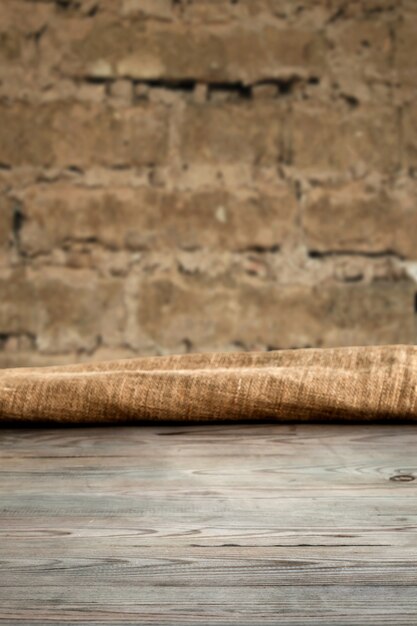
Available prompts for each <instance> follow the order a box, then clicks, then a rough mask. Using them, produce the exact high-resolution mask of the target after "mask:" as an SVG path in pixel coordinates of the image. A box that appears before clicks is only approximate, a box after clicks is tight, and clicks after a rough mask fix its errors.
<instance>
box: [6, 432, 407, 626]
mask: <svg viewBox="0 0 417 626" xmlns="http://www.w3.org/2000/svg"><path fill="white" fill-rule="evenodd" d="M416 449H417V427H416V426H411V425H398V426H394V425H384V426H383V425H379V426H378V425H372V426H371V425H368V426H361V425H357V426H355V425H344V426H343V425H338V426H324V425H256V426H255V425H246V426H212V427H208V426H200V427H186V428H167V427H165V428H164V427H138V428H134V427H119V428H91V429H88V428H84V429H82V428H74V429H48V430H41V429H40V430H29V429H25V430H18V429H13V430H2V431H0V624H18V625H29V624H31V625H38V624H48V625H51V624H57V625H58V624H66V625H67V626H69V625H75V624H77V625H78V624H88V625H90V626H92V625H95V624H97V625H98V624H106V625H112V626H117V625H120V626H122V625H126V624H130V625H133V624H141V625H143V624H145V625H146V624H149V625H150V624H163V625H168V624H169V625H170V626H177V625H178V626H180V625H185V626H187V625H188V626H194V625H195V626H197V625H201V624H213V625H214V624H215V625H216V626H218V625H224V626H226V625H234V624H236V625H237V624H239V625H242V626H245V625H254V624H291V625H300V626H301V625H304V624H307V623H308V624H317V625H318V624H320V625H326V624H328V625H331V624H338V625H341V624H342V625H343V624H345V625H346V626H348V625H349V626H354V625H356V624H357V625H359V624H360V625H366V624H401V625H403V624H404V625H406V624H413V625H415V624H416V623H417V497H416V496H417V454H416Z"/></svg>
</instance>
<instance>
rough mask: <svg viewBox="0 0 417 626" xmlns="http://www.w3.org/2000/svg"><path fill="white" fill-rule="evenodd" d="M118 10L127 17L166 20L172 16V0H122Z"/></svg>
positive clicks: (169, 19)
mask: <svg viewBox="0 0 417 626" xmlns="http://www.w3.org/2000/svg"><path fill="white" fill-rule="evenodd" d="M120 12H121V15H123V16H128V17H138V16H139V17H147V18H149V17H150V18H157V19H161V20H167V21H171V20H172V19H173V17H174V15H173V3H172V0H157V2H155V0H123V1H122V3H121V11H120Z"/></svg>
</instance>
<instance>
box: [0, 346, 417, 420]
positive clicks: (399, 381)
mask: <svg viewBox="0 0 417 626" xmlns="http://www.w3.org/2000/svg"><path fill="white" fill-rule="evenodd" d="M396 419H397V420H416V421H417V347H414V346H400V345H399V346H381V347H352V348H329V349H303V350H282V351H275V352H248V353H242V352H239V353H212V354H184V355H176V356H161V357H145V358H134V359H124V360H118V361H105V362H98V363H89V364H77V365H69V366H59V367H42V368H19V369H9V370H7V369H5V370H0V423H8V424H10V423H12V424H18V423H19V422H21V423H26V424H27V423H28V422H31V423H33V424H36V423H40V424H41V423H42V424H43V423H57V424H75V423H77V424H103V423H113V424H114V423H118V422H123V423H126V422H137V423H144V422H148V423H157V422H175V423H178V422H210V421H225V422H233V421H247V420H251V421H253V420H270V421H309V420H311V421H349V420H355V421H357V420H364V421H371V420H396Z"/></svg>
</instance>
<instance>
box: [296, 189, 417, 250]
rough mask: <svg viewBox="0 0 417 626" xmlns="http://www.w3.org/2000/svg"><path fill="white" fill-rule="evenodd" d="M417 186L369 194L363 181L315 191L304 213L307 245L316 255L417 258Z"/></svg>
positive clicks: (309, 197) (381, 190)
mask: <svg viewBox="0 0 417 626" xmlns="http://www.w3.org/2000/svg"><path fill="white" fill-rule="evenodd" d="M416 200H417V194H416V190H415V188H414V185H413V184H407V185H401V186H400V185H398V187H397V188H386V187H383V188H381V189H379V190H377V191H375V190H369V189H367V187H366V185H365V184H364V183H361V182H357V183H351V184H347V185H343V186H341V187H336V188H334V189H326V188H324V189H323V188H315V189H313V190H312V191H311V192H310V193H309V196H308V201H307V203H306V205H305V208H304V211H303V228H304V233H305V238H306V244H307V246H308V248H309V249H310V250H313V251H318V252H332V251H333V252H359V253H368V254H372V253H373V254H376V253H395V254H398V255H399V256H402V257H405V258H409V259H416V258H417V212H416V210H415V206H416Z"/></svg>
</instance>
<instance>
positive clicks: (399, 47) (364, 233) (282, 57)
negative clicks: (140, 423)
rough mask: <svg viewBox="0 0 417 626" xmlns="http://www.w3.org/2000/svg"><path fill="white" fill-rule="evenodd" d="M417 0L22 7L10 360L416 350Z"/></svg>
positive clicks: (9, 130)
mask: <svg viewBox="0 0 417 626" xmlns="http://www.w3.org/2000/svg"><path fill="white" fill-rule="evenodd" d="M416 31H417V2H416V0H361V1H358V0H234V1H233V0H232V1H230V0H120V1H119V0H117V1H116V0H59V1H58V0H57V1H55V2H54V1H52V0H50V1H48V0H39V1H35V0H32V1H31V0H3V1H2V2H1V3H0V366H11V365H25V364H48V363H59V362H66V361H74V360H78V359H93V358H110V357H116V356H133V355H135V354H150V353H154V354H158V353H164V352H183V351H204V350H209V349H213V350H240V349H260V350H263V349H273V348H288V347H303V346H331V345H345V344H378V343H395V342H403V343H415V342H416V339H417V330H416V325H415V317H416V313H415V292H416V291H417V286H416V280H417V188H416V175H417V174H416V173H417V64H416V55H417V38H416Z"/></svg>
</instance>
